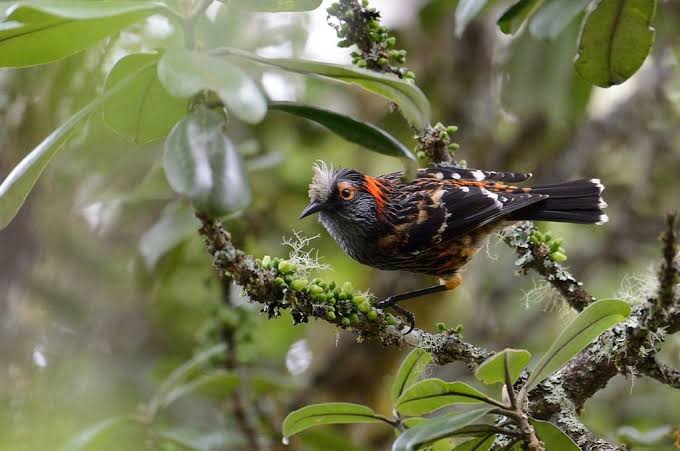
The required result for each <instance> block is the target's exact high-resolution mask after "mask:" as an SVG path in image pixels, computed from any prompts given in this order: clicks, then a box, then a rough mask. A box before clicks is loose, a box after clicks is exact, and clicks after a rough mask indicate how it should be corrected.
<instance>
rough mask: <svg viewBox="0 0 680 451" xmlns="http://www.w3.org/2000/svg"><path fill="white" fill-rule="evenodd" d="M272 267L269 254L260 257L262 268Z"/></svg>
mask: <svg viewBox="0 0 680 451" xmlns="http://www.w3.org/2000/svg"><path fill="white" fill-rule="evenodd" d="M271 267H272V258H271V257H270V256H269V255H265V256H264V257H262V268H263V269H269V268H271Z"/></svg>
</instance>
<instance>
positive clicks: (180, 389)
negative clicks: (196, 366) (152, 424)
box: [160, 370, 241, 408]
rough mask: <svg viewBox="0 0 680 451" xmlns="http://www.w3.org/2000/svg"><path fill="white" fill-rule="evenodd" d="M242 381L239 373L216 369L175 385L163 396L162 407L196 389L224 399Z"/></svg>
mask: <svg viewBox="0 0 680 451" xmlns="http://www.w3.org/2000/svg"><path fill="white" fill-rule="evenodd" d="M240 381H241V379H240V377H239V376H238V375H237V374H234V373H230V372H228V371H225V370H216V371H213V372H211V373H208V374H204V375H202V376H199V377H197V378H195V379H193V380H191V381H189V382H187V383H186V384H183V385H180V386H177V387H175V388H174V389H172V390H171V391H170V392H168V394H167V395H166V396H164V397H163V402H162V404H161V405H160V407H161V408H167V407H168V406H169V405H170V404H172V403H173V402H175V401H177V400H178V399H180V398H181V397H183V396H186V395H189V394H191V393H193V392H196V391H198V392H200V393H202V394H204V395H207V396H211V397H216V398H221V399H224V398H225V397H226V396H227V395H229V394H230V393H231V392H233V391H234V390H235V389H236V388H237V387H238V386H239V383H240Z"/></svg>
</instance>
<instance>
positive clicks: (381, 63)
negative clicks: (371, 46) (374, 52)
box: [378, 58, 389, 66]
mask: <svg viewBox="0 0 680 451" xmlns="http://www.w3.org/2000/svg"><path fill="white" fill-rule="evenodd" d="M388 62H389V61H387V58H378V64H380V65H381V66H386V65H387V63H388Z"/></svg>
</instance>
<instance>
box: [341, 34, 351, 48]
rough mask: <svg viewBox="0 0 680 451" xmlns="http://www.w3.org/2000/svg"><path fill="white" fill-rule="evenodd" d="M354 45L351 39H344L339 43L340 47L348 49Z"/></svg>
mask: <svg viewBox="0 0 680 451" xmlns="http://www.w3.org/2000/svg"><path fill="white" fill-rule="evenodd" d="M338 35H340V33H338ZM340 37H342V36H340ZM351 45H352V41H350V40H349V39H343V40H342V41H338V47H342V48H346V47H349V46H351Z"/></svg>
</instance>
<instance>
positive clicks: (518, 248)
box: [503, 222, 595, 312]
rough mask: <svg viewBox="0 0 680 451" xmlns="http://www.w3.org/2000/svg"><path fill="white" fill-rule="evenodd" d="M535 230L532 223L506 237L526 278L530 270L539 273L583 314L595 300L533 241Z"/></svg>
mask: <svg viewBox="0 0 680 451" xmlns="http://www.w3.org/2000/svg"><path fill="white" fill-rule="evenodd" d="M533 230H534V225H533V224H532V223H530V222H523V223H520V224H518V225H517V226H515V227H513V228H511V229H508V230H507V231H506V232H505V233H504V234H503V240H504V241H505V242H506V243H507V244H508V246H510V247H512V248H513V249H514V250H515V252H516V253H517V255H518V257H519V258H518V260H517V265H519V267H520V271H521V272H522V273H523V274H526V273H527V272H528V271H529V269H533V270H535V271H536V272H537V273H539V274H540V275H541V276H543V278H544V279H545V280H547V281H548V283H550V285H552V286H553V287H554V288H555V289H556V290H557V291H559V292H560V294H562V296H563V297H564V299H565V300H566V301H567V302H568V303H569V305H570V306H571V307H572V308H574V309H575V310H577V311H579V312H580V311H581V310H583V309H584V308H586V306H587V305H588V304H590V303H591V302H593V301H594V300H595V298H594V297H593V296H591V295H590V294H588V292H586V290H585V289H584V288H583V284H582V283H581V282H579V281H578V280H576V278H575V277H574V276H573V275H572V274H571V273H570V272H569V271H567V270H566V269H565V268H564V267H563V266H562V265H560V264H559V263H557V262H556V261H554V260H553V259H552V258H551V257H550V250H549V249H548V248H547V246H545V245H544V244H534V243H532V242H531V241H530V237H531V233H532V232H533Z"/></svg>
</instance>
